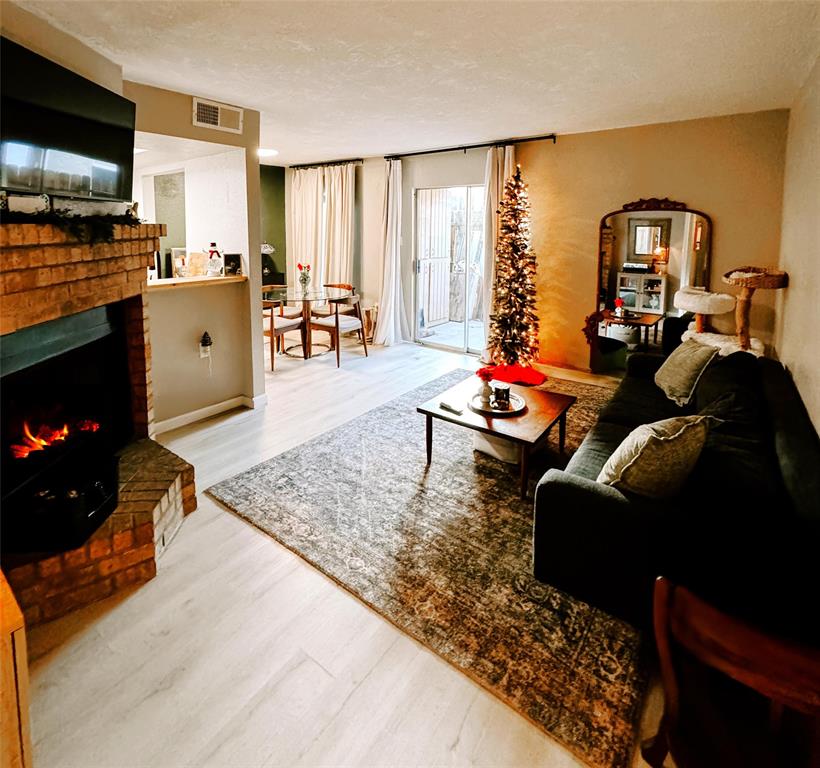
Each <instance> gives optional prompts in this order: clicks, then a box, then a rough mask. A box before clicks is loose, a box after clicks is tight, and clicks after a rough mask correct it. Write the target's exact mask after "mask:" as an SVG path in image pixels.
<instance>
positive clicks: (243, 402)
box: [154, 393, 268, 434]
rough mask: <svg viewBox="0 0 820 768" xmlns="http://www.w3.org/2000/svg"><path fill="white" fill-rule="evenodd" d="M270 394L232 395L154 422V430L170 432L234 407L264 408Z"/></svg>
mask: <svg viewBox="0 0 820 768" xmlns="http://www.w3.org/2000/svg"><path fill="white" fill-rule="evenodd" d="M267 402H268V396H267V395H266V394H264V393H263V394H261V395H256V397H246V396H245V395H240V396H239V397H231V398H229V399H227V400H223V401H222V402H221V403H214V404H213V405H206V406H205V407H204V408H197V409H196V410H195V411H188V413H181V414H180V415H179V416H174V417H173V418H170V419H164V420H163V421H157V422H154V432H155V433H156V434H161V433H162V432H170V431H171V430H172V429H179V428H180V427H187V426H188V425H189V424H193V423H194V422H197V421H202V420H203V419H208V418H210V417H211V416H216V415H218V414H220V413H224V412H225V411H230V410H233V409H234V408H241V407H243V406H244V407H245V408H253V409H256V408H264V407H265V405H267Z"/></svg>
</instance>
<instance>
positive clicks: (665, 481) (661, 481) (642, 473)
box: [598, 416, 711, 499]
mask: <svg viewBox="0 0 820 768" xmlns="http://www.w3.org/2000/svg"><path fill="white" fill-rule="evenodd" d="M710 418H711V417H709V416H676V417H675V418H674V419H664V420H663V421H656V422H655V423H654V424H641V426H639V427H637V428H636V429H633V430H632V432H630V433H629V434H628V435H627V436H626V437H625V438H624V440H623V442H622V443H621V444H620V445H619V446H618V447H617V448H616V449H615V452H614V453H613V454H612V455H611V456H610V457H609V459H608V460H607V462H606V464H604V466H603V469H602V470H601V472H600V474H599V475H598V482H599V483H606V484H607V485H611V486H614V487H615V488H618V489H620V490H623V491H630V492H631V493H636V494H638V495H640V496H648V497H650V498H653V499H663V498H666V497H668V496H674V495H675V494H676V493H677V492H678V491H680V489H681V488H682V487H683V484H684V483H685V482H686V478H687V477H689V474H690V473H691V471H692V469H694V466H695V464H696V463H697V460H698V457H699V456H700V452H701V450H703V445H704V443H705V442H706V433H707V431H708V425H709V420H710Z"/></svg>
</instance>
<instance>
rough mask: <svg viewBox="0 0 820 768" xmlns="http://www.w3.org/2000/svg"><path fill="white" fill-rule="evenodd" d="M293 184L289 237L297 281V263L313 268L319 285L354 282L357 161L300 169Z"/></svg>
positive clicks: (291, 182)
mask: <svg viewBox="0 0 820 768" xmlns="http://www.w3.org/2000/svg"><path fill="white" fill-rule="evenodd" d="M290 178H291V180H290V184H291V187H290V222H289V223H290V233H291V239H290V241H289V243H288V251H289V252H290V251H292V252H293V270H294V275H293V282H296V281H297V280H298V277H299V268H298V266H297V265H298V264H303V265H304V264H309V265H310V272H311V279H312V282H313V284H314V285H322V284H324V283H350V281H351V280H352V278H353V224H354V211H355V197H356V168H355V165H354V164H353V163H346V164H345V165H329V166H323V167H319V168H299V169H296V170H294V171H293V172H292V174H291V177H290Z"/></svg>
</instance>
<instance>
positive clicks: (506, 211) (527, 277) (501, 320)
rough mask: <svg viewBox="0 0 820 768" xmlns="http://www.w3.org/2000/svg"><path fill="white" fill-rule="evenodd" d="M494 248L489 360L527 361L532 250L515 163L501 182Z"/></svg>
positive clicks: (532, 337)
mask: <svg viewBox="0 0 820 768" xmlns="http://www.w3.org/2000/svg"><path fill="white" fill-rule="evenodd" d="M499 213H500V215H501V228H500V231H499V235H498V243H497V244H496V248H495V291H494V304H493V313H492V314H491V315H490V320H491V323H490V336H489V339H488V340H487V346H488V349H489V353H490V357H491V359H492V361H493V362H494V363H496V364H500V365H521V366H530V365H532V364H533V363H534V362H537V360H538V315H537V314H536V311H535V269H536V265H535V254H534V253H533V251H532V248H531V247H530V203H529V199H528V197H527V185H526V184H525V183H524V181H523V180H522V178H521V166H517V167H516V171H515V174H514V175H513V176H511V177H510V178H509V179H507V181H506V182H505V183H504V199H503V200H502V201H501V206H500V210H499Z"/></svg>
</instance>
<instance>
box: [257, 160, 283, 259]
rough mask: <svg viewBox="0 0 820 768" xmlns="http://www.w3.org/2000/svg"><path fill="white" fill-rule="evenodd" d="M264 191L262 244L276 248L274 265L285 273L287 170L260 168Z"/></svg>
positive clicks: (275, 167) (268, 166) (260, 180)
mask: <svg viewBox="0 0 820 768" xmlns="http://www.w3.org/2000/svg"><path fill="white" fill-rule="evenodd" d="M259 182H260V186H261V191H262V196H261V200H262V242H268V243H270V244H271V245H272V246H273V247H274V248H276V253H274V254H273V255H272V258H273V263H274V264H275V265H276V269H277V271H279V272H285V271H286V270H285V169H284V168H280V167H279V166H276V165H260V166H259Z"/></svg>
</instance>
